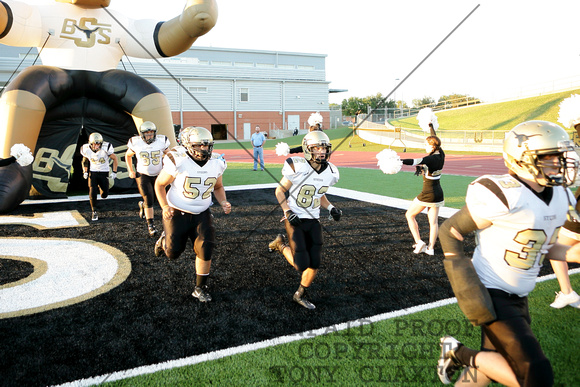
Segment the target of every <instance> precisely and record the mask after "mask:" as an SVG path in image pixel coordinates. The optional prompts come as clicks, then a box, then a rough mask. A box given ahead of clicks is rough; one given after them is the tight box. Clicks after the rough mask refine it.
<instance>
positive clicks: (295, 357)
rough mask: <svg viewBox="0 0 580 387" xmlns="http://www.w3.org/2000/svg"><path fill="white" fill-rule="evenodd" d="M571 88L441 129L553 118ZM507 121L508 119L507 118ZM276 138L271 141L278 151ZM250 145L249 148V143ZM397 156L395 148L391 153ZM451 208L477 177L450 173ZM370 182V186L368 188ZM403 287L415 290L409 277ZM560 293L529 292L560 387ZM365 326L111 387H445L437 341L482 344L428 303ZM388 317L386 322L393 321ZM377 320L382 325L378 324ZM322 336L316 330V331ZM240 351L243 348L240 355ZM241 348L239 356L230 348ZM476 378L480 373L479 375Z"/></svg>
mask: <svg viewBox="0 0 580 387" xmlns="http://www.w3.org/2000/svg"><path fill="white" fill-rule="evenodd" d="M569 95H570V92H565V93H559V94H552V95H547V96H542V97H537V98H535V99H525V100H520V101H515V102H506V103H504V104H494V105H488V106H475V107H471V108H468V109H460V110H457V111H449V112H441V113H438V114H437V115H438V116H439V123H440V125H441V128H442V129H477V130H483V129H488V130H509V129H510V128H511V127H513V126H515V125H516V124H517V123H520V122H522V121H525V120H530V119H545V120H551V121H554V122H556V121H557V116H556V114H557V105H558V104H559V102H560V101H561V100H562V99H563V98H565V97H567V96H569ZM506 117H509V118H507V119H506ZM400 125H402V126H405V127H413V125H415V126H417V125H416V119H415V118H409V119H406V120H401V121H400ZM326 133H327V134H328V135H329V137H330V138H331V140H332V142H333V145H337V144H341V143H342V145H341V149H342V150H358V151H361V150H364V151H369V152H378V151H380V150H381V149H383V148H384V146H378V145H377V146H375V145H369V146H366V147H363V146H362V145H361V143H360V142H358V144H357V145H353V147H348V141H349V136H350V135H351V134H352V132H351V130H350V129H348V128H339V129H336V130H329V131H326ZM284 141H285V142H287V143H288V144H289V145H290V146H295V145H298V144H299V143H300V141H301V137H293V138H289V139H284ZM276 143H277V141H275V140H272V141H268V143H267V146H266V148H267V149H273V148H274V147H275V144H276ZM244 145H246V143H244ZM239 146H240V145H239V144H237V143H227V144H223V143H222V144H216V149H226V148H236V147H239ZM395 150H397V149H396V148H395ZM281 166H282V165H281V164H267V165H266V167H267V169H268V171H269V173H255V172H252V171H250V170H249V169H248V168H247V164H244V163H239V164H236V163H231V164H228V170H227V172H226V173H225V175H224V184H225V185H226V186H234V185H245V184H264V183H275V182H276V181H277V180H279V178H280V177H281V174H280V169H281ZM340 173H341V179H340V182H339V183H338V184H337V187H341V188H349V189H352V190H358V191H364V192H370V193H374V194H380V195H385V196H391V197H395V198H401V199H409V200H410V199H412V198H413V197H414V195H415V194H416V193H417V192H418V191H419V190H420V188H421V179H417V178H416V177H415V176H414V175H413V174H412V173H408V172H400V173H399V174H397V175H384V174H383V173H382V172H381V171H380V170H366V169H354V168H340ZM444 179H445V182H444V187H445V188H444V189H445V196H446V205H447V206H449V207H453V208H460V207H462V206H463V205H464V200H465V191H466V187H467V185H468V184H469V182H471V181H472V180H473V179H474V178H471V177H464V176H448V175H446V176H445V177H444ZM371 182H372V183H371ZM570 279H571V282H572V286H573V287H574V288H576V289H580V275H578V274H574V275H572V276H571V277H570ZM407 286H413V279H412V278H409V280H408V283H407ZM558 290H559V287H558V284H557V282H556V280H555V279H553V280H548V281H545V282H541V283H538V285H537V286H536V289H535V290H534V291H533V292H532V293H531V295H530V309H531V315H532V320H533V329H534V331H535V332H536V335H537V336H538V338H539V340H540V342H541V344H542V347H543V349H544V351H545V352H546V354H547V356H548V358H550V359H551V361H552V366H553V368H554V372H555V378H556V385H558V386H577V385H580V377H579V376H578V372H577V368H576V367H577V364H576V363H577V361H576V360H577V355H578V349H577V344H576V343H577V340H578V337H580V312H579V311H578V310H577V309H573V308H570V307H567V308H564V309H561V310H556V309H553V308H550V306H549V304H550V302H552V301H553V299H554V292H555V291H558ZM368 317H369V319H368V320H365V321H361V322H364V323H366V322H371V321H373V322H372V323H370V324H367V325H363V326H360V327H355V328H351V329H346V330H342V328H343V327H342V326H336V327H329V328H327V329H326V330H323V332H324V333H325V334H323V335H317V336H316V337H314V332H306V333H305V334H304V335H301V336H300V335H297V336H295V337H290V338H284V339H281V340H280V342H281V343H280V344H278V345H274V343H271V345H269V343H265V344H264V345H263V346H264V348H261V349H256V350H249V349H248V351H247V352H243V353H235V354H231V355H227V354H225V353H220V354H216V355H215V356H213V357H212V356H209V357H208V359H213V360H203V361H201V362H199V363H198V364H194V365H188V366H183V367H179V368H172V369H168V370H165V371H158V372H155V373H151V374H146V375H141V376H137V377H133V378H128V379H123V380H119V381H116V382H111V383H107V385H114V386H161V385H183V386H185V385H188V386H189V385H196V386H206V385H220V386H240V385H244V386H246V385H248V386H278V385H280V386H281V385H311V386H326V385H337V386H360V385H371V386H378V385H394V384H397V385H404V386H406V385H415V386H432V385H439V384H440V382H439V379H438V377H437V375H436V365H437V359H438V357H439V346H438V340H439V338H440V337H441V336H443V335H446V334H452V335H454V336H456V337H457V338H458V339H460V340H461V341H462V342H464V343H465V344H467V345H468V346H472V347H478V346H479V340H480V339H479V329H478V328H473V327H472V326H471V325H470V324H469V323H468V322H467V320H465V318H464V317H463V314H462V313H461V311H460V310H459V308H458V307H457V304H448V305H443V306H436V307H431V308H428V309H425V310H415V311H409V313H406V312H405V313H403V312H402V313H400V314H399V315H397V314H396V313H393V314H389V315H386V316H382V317H381V318H376V320H377V321H375V320H372V316H368ZM387 317H388V318H387ZM378 320H380V321H378ZM318 333H320V332H318ZM240 351H241V350H240ZM234 352H237V351H234ZM475 376H476V375H475Z"/></svg>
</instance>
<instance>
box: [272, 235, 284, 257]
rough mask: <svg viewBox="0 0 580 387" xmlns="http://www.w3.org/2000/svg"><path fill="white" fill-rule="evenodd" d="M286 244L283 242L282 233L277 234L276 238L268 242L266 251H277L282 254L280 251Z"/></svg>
mask: <svg viewBox="0 0 580 387" xmlns="http://www.w3.org/2000/svg"><path fill="white" fill-rule="evenodd" d="M286 246H287V245H286V243H284V235H282V234H278V236H277V237H276V239H274V240H273V241H272V242H270V243H269V244H268V251H269V252H271V253H272V252H274V251H278V252H279V253H280V254H282V251H283V250H284V247H286Z"/></svg>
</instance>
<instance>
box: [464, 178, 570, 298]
mask: <svg viewBox="0 0 580 387" xmlns="http://www.w3.org/2000/svg"><path fill="white" fill-rule="evenodd" d="M493 183H495V186H496V187H493V185H494V184H493ZM484 184H485V185H488V186H489V187H491V188H493V189H494V190H496V191H497V192H496V193H494V192H492V190H490V188H486V186H484ZM565 190H568V188H564V187H553V196H552V199H551V200H550V203H549V204H546V203H545V202H544V201H543V200H541V199H540V198H539V197H538V196H536V194H535V193H534V192H533V191H532V190H531V189H530V188H528V187H526V186H525V185H523V184H522V183H521V182H519V181H518V180H516V179H515V178H514V177H512V176H510V175H501V176H491V175H486V176H482V177H480V178H479V179H477V180H475V181H474V182H473V183H472V184H470V185H469V187H468V189H467V195H466V197H465V203H466V205H467V208H468V209H469V212H470V213H471V214H472V215H475V216H478V217H480V218H483V219H487V220H489V221H490V222H492V225H491V226H489V227H487V228H485V229H482V230H478V231H477V247H476V249H475V251H474V253H473V265H474V266H475V270H476V271H477V274H478V276H479V278H480V279H481V281H482V283H483V285H484V286H485V287H487V288H491V289H500V290H503V291H505V292H508V293H511V294H517V295H519V296H520V297H523V296H526V295H527V294H528V293H529V292H531V291H532V290H533V289H534V286H535V284H536V278H537V276H538V273H539V272H540V268H541V267H542V263H543V261H544V256H545V254H546V253H547V252H548V250H549V249H550V247H552V245H553V244H554V243H555V242H556V240H557V237H558V231H559V229H560V227H561V226H562V225H563V224H564V222H565V221H566V214H567V212H568V199H567V197H566V191H565ZM568 193H569V194H570V197H571V198H572V194H571V192H568Z"/></svg>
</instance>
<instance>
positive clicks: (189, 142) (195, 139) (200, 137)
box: [181, 127, 213, 161]
mask: <svg viewBox="0 0 580 387" xmlns="http://www.w3.org/2000/svg"><path fill="white" fill-rule="evenodd" d="M181 141H182V143H183V146H184V147H185V149H187V152H188V153H189V155H190V156H191V157H192V158H193V159H194V160H196V161H206V160H209V158H210V157H211V153H212V151H213V137H212V135H211V133H210V131H209V130H207V129H206V128H201V127H187V128H185V129H183V132H182V133H181ZM203 145H205V146H207V149H202V148H201V147H202V146H203Z"/></svg>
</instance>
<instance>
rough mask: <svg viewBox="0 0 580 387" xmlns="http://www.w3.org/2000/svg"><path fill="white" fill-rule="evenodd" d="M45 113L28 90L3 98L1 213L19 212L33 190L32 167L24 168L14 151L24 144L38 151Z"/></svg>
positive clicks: (0, 114) (0, 109)
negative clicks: (15, 147)
mask: <svg viewBox="0 0 580 387" xmlns="http://www.w3.org/2000/svg"><path fill="white" fill-rule="evenodd" d="M45 112H46V109H45V107H44V103H43V102H42V101H41V100H40V98H38V96H36V95H34V94H32V93H30V92H28V91H23V90H11V91H7V92H6V93H4V95H3V96H2V98H1V99H0V144H2V148H0V213H6V212H9V211H12V210H13V209H15V208H16V207H17V206H18V205H19V204H20V203H22V201H24V199H26V196H27V195H28V192H29V191H30V186H31V184H32V165H29V166H27V167H22V166H20V164H18V163H17V162H16V161H15V159H14V158H13V157H10V148H11V147H12V146H13V145H14V144H24V145H26V146H27V147H28V148H30V149H32V150H34V148H35V146H36V141H37V140H38V134H39V133H40V127H41V126H42V120H43V119H44V114H45Z"/></svg>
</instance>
